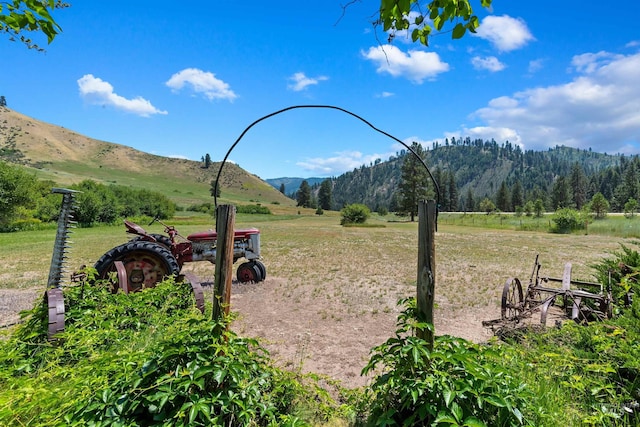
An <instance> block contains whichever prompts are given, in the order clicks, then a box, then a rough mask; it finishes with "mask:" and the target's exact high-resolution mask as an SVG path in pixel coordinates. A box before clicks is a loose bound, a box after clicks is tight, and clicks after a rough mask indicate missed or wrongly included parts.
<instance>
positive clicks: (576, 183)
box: [569, 162, 588, 209]
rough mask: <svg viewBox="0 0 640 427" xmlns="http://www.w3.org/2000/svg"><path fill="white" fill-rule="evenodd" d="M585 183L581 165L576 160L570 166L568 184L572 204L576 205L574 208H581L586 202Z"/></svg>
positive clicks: (585, 178) (585, 179) (585, 177)
mask: <svg viewBox="0 0 640 427" xmlns="http://www.w3.org/2000/svg"><path fill="white" fill-rule="evenodd" d="M587 184H588V183H587V176H586V175H585V173H584V170H583V169H582V166H580V164H579V163H578V162H575V163H574V164H573V167H572V168H571V176H570V178H569V185H570V186H571V193H572V196H573V204H574V205H575V206H576V209H582V206H584V204H585V203H587Z"/></svg>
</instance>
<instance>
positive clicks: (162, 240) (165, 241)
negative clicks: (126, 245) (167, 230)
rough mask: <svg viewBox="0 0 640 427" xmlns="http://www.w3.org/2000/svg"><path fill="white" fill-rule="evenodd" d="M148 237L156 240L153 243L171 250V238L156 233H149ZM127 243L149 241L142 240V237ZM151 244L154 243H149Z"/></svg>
mask: <svg viewBox="0 0 640 427" xmlns="http://www.w3.org/2000/svg"><path fill="white" fill-rule="evenodd" d="M149 236H151V237H153V238H154V239H156V241H155V243H158V244H159V245H162V246H164V247H165V248H167V249H169V250H171V238H170V237H169V236H165V235H164V234H156V233H149ZM129 241H130V242H148V241H149V240H144V237H142V236H137V237H134V238H133V239H131V240H129ZM151 243H154V242H151Z"/></svg>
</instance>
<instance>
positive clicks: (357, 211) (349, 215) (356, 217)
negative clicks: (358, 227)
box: [340, 203, 371, 225]
mask: <svg viewBox="0 0 640 427" xmlns="http://www.w3.org/2000/svg"><path fill="white" fill-rule="evenodd" d="M340 215H341V216H342V218H341V220H340V224H342V225H347V224H364V223H365V222H366V221H367V219H369V216H370V215H371V211H370V210H369V208H368V207H367V206H365V205H363V204H359V203H354V204H351V205H347V206H345V207H344V208H342V210H341V211H340Z"/></svg>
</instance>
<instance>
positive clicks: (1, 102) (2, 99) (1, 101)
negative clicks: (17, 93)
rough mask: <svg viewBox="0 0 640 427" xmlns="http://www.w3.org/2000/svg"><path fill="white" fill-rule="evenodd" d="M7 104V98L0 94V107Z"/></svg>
mask: <svg viewBox="0 0 640 427" xmlns="http://www.w3.org/2000/svg"><path fill="white" fill-rule="evenodd" d="M6 106H7V99H6V98H5V97H4V95H2V96H0V107H6Z"/></svg>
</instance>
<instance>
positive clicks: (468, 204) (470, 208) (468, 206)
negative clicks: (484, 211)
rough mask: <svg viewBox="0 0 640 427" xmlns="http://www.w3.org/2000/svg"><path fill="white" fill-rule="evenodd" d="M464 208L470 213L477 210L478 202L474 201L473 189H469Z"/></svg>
mask: <svg viewBox="0 0 640 427" xmlns="http://www.w3.org/2000/svg"><path fill="white" fill-rule="evenodd" d="M464 207H465V209H466V210H468V211H469V212H473V211H474V210H475V208H476V202H475V200H473V192H472V191H471V187H469V188H468V189H467V197H466V198H465V202H464Z"/></svg>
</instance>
